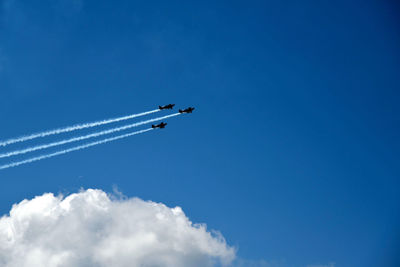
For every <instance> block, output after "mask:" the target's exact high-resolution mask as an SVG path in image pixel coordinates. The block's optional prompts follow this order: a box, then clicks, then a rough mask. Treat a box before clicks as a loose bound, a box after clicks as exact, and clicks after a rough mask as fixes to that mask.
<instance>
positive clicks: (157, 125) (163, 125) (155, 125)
mask: <svg viewBox="0 0 400 267" xmlns="http://www.w3.org/2000/svg"><path fill="white" fill-rule="evenodd" d="M174 106H175V104H168V105H164V106H158V108H159V109H160V110H163V109H173V107H174ZM193 110H194V107H188V108H185V109H183V110H182V109H180V110H179V113H192V112H193ZM166 125H167V123H165V122H161V123H159V124H153V125H151V128H153V129H155V128H160V129H164V128H165V126H166Z"/></svg>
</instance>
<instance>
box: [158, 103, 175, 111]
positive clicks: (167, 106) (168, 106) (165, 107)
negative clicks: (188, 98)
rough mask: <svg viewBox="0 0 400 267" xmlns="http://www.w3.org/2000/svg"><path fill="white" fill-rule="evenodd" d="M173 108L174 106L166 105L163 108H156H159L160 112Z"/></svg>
mask: <svg viewBox="0 0 400 267" xmlns="http://www.w3.org/2000/svg"><path fill="white" fill-rule="evenodd" d="M174 106H175V104H168V105H165V106H158V108H159V109H160V110H163V109H172V108H173V107H174Z"/></svg>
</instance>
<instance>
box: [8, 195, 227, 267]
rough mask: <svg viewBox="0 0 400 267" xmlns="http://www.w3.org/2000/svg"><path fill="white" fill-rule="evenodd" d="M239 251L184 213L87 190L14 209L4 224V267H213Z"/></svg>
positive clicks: (41, 198) (44, 197)
mask: <svg viewBox="0 0 400 267" xmlns="http://www.w3.org/2000/svg"><path fill="white" fill-rule="evenodd" d="M234 258H235V250H234V248H232V247H229V246H228V245H227V244H226V242H225V240H224V239H223V237H222V236H221V235H220V234H218V233H210V232H208V231H207V229H206V226H205V225H198V224H192V222H190V221H189V219H188V218H187V217H186V216H185V214H184V213H183V211H182V209H181V208H180V207H175V208H168V207H167V206H165V205H164V204H161V203H154V202H151V201H143V200H141V199H138V198H132V199H120V200H115V199H113V198H110V197H109V196H108V195H107V194H106V193H104V192H103V191H101V190H93V189H88V190H86V191H82V192H80V193H76V194H71V195H69V196H67V197H65V198H64V197H62V196H54V195H53V194H50V193H49V194H44V195H42V196H38V197H35V198H34V199H32V200H24V201H22V202H20V203H18V204H15V205H13V207H12V209H11V211H10V214H9V216H3V217H2V218H1V219H0V266H5V267H28V266H29V267H32V266H41V267H64V266H74V267H83V266H85V267H88V266H91V267H93V266H95V267H100V266H119V267H124V266H129V267H135V266H140V267H145V266H149V267H150V266H152V267H155V266H160V267H161V266H174V267H179V266H182V267H183V266H185V267H190V266H214V265H218V264H230V263H231V262H232V261H233V259H234Z"/></svg>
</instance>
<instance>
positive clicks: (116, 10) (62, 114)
mask: <svg viewBox="0 0 400 267" xmlns="http://www.w3.org/2000/svg"><path fill="white" fill-rule="evenodd" d="M0 3H1V5H0V121H1V125H2V126H1V128H0V139H7V138H10V137H15V136H19V135H22V134H27V133H32V132H38V131H41V130H44V129H52V128H56V127H60V126H66V125H70V124H75V123H80V122H88V121H94V120H99V119H104V118H110V117H116V116H121V115H127V114H131V113H137V112H142V111H147V110H152V109H154V108H156V107H157V106H158V105H160V104H168V103H176V104H177V107H178V108H184V107H187V106H189V105H190V106H194V107H196V110H195V112H194V113H193V114H191V115H185V116H179V117H176V118H172V119H170V120H168V126H167V128H166V129H165V130H162V131H161V130H160V131H152V132H149V133H145V134H143V135H139V136H135V137H132V138H128V139H124V140H120V141H117V142H114V143H110V144H106V145H101V146H97V147H93V148H90V149H87V150H84V151H80V152H74V153H70V154H67V155H63V156H59V157H57V158H52V159H49V160H45V161H40V162H36V163H32V164H29V165H23V166H20V167H17V168H12V169H7V170H2V171H1V172H0V179H1V186H0V214H6V213H7V212H8V211H9V210H10V208H11V205H12V204H13V203H17V202H19V201H21V200H22V199H24V198H32V197H34V196H36V195H41V194H43V193H44V192H54V193H58V192H61V193H71V192H76V191H78V190H79V189H80V188H99V189H102V190H105V191H108V192H112V190H113V187H117V188H118V190H120V191H121V192H123V193H124V194H125V195H126V196H129V197H133V196H137V197H140V198H143V199H145V200H153V201H156V202H163V203H165V204H167V205H168V206H172V207H173V206H176V205H178V206H181V207H182V208H183V210H184V211H185V213H186V214H187V216H188V217H189V218H190V219H191V220H192V221H193V222H204V223H207V225H208V227H209V228H210V229H217V230H219V231H221V232H222V234H223V235H224V237H225V238H226V239H227V242H228V244H230V245H233V246H236V247H237V248H238V249H239V250H238V256H239V257H240V258H242V259H247V260H254V261H258V260H265V261H267V262H277V263H279V264H282V265H285V266H307V265H316V264H324V265H327V264H329V263H336V266H360V267H361V266H362V267H368V266H398V264H399V262H400V259H399V256H398V255H399V246H400V228H399V226H400V220H399V219H400V216H399V215H400V214H399V211H400V197H399V194H400V181H399V178H400V177H399V176H400V164H399V160H400V154H399V149H400V142H399V126H400V125H399V123H400V119H399V114H400V108H399V100H400V98H399V94H400V93H399V92H400V91H399V89H400V79H399V77H400V75H399V70H400V69H399V67H400V61H399V60H400V49H399V45H400V35H399V33H400V31H399V25H400V20H399V11H400V9H399V6H398V4H396V1H389V0H365V1H361V0H354V1H344V0H338V1H317V0H315V1H312V0H306V1H294V0H293V1H292V0H287V1H253V0H249V1H199V2H192V1H173V0H171V1H128V0H126V1H122V0H121V1H103V0H96V1H90V0H71V1H67V0H43V1H28V0H26V1H25V0H1V1H0ZM167 113H168V112H165V113H164V112H163V113H157V115H160V114H162V115H164V114H165V115H166V114H167ZM82 132H85V131H82ZM71 136H72V135H71ZM50 140H51V139H50ZM15 147H19V146H17V145H16V146H14V148H15ZM66 147H68V146H66ZM0 149H1V150H4V148H0ZM56 150H57V149H55V150H54V151H56ZM52 151H53V150H52ZM38 154H42V153H38ZM21 158H24V157H21ZM5 162H6V161H5V160H2V161H1V162H0V163H5Z"/></svg>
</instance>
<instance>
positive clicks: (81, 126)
mask: <svg viewBox="0 0 400 267" xmlns="http://www.w3.org/2000/svg"><path fill="white" fill-rule="evenodd" d="M158 111H160V110H159V109H155V110H151V111H147V112H142V113H138V114H132V115H128V116H123V117H118V118H113V119H107V120H102V121H95V122H89V123H83V124H76V125H73V126H68V127H64V128H58V129H54V130H50V131H45V132H41V133H35V134H31V135H26V136H21V137H17V138H12V139H8V140H5V141H0V146H6V145H10V144H14V143H18V142H23V141H27V140H31V139H34V138H38V137H45V136H49V135H54V134H60V133H66V132H72V131H75V130H80V129H85V128H91V127H95V126H100V125H104V124H109V123H112V122H118V121H124V120H129V119H133V118H136V117H140V116H144V115H148V114H152V113H155V112H158Z"/></svg>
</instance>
